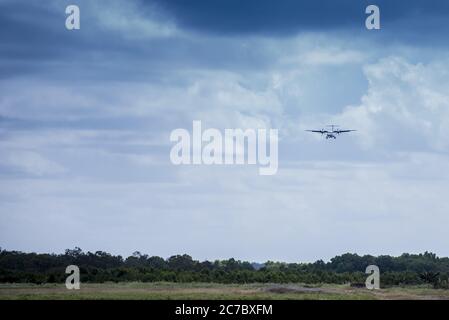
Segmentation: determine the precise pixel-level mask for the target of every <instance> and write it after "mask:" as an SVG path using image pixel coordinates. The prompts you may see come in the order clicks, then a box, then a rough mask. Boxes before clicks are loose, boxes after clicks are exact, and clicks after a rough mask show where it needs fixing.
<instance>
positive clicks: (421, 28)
mask: <svg viewBox="0 0 449 320" xmlns="http://www.w3.org/2000/svg"><path fill="white" fill-rule="evenodd" d="M154 1H155V2H156V3H158V5H159V6H160V7H162V8H164V9H165V10H166V11H167V12H169V13H170V14H172V15H173V16H174V17H175V18H176V21H177V23H178V24H179V25H180V26H182V27H185V28H188V29H192V30H197V31H201V32H212V33H222V34H242V33H245V34H247V33H250V34H266V35H289V34H293V33H297V32H302V31H330V30H332V29H342V28H343V29H348V28H350V29H359V30H362V29H364V22H365V18H366V16H367V15H366V14H365V9H366V7H367V6H368V5H370V4H376V5H378V6H379V7H380V10H381V17H382V25H383V26H384V29H388V27H391V26H395V27H396V28H397V29H395V30H394V31H393V32H399V33H403V32H404V33H409V32H412V33H414V34H416V33H422V32H425V33H427V32H428V31H429V28H430V29H432V30H433V31H434V32H438V33H440V32H441V31H444V30H447V27H446V23H445V21H443V19H441V18H442V17H447V16H448V15H449V2H448V1H445V0H434V1H424V0H411V1H407V2H404V1H400V0H377V1H371V0H370V1H367V0H360V1H354V0H314V1H310V0H308V1H303V0H283V1H271V0H247V1H240V0H227V1H221V0H198V1H183V0H154ZM398 27H400V28H398Z"/></svg>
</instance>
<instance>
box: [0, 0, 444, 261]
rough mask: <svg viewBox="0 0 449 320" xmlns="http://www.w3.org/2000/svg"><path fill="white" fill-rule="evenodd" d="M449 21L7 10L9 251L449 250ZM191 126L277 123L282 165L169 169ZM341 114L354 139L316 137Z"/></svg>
mask: <svg viewBox="0 0 449 320" xmlns="http://www.w3.org/2000/svg"><path fill="white" fill-rule="evenodd" d="M70 4H75V5H78V6H79V8H80V14H81V28H80V30H71V31H69V30H67V29H66V28H65V20H66V17H67V15H66V13H65V8H66V7H67V6H68V5H70ZM369 4H376V5H377V6H378V7H379V8H380V21H381V29H380V30H367V29H366V28H365V19H366V17H367V16H368V15H367V14H366V13H365V8H366V7H367V5H369ZM448 16H449V3H448V2H447V1H444V0H434V1H424V0H411V1H407V3H404V2H403V1H398V0H390V1H386V0H382V1H380V0H379V1H370V2H367V1H350V0H338V1H335V0H320V1H299V0H295V1H293V0H284V1H276V2H275V1H267V0H257V1H256V0H248V1H245V2H242V1H237V0H228V1H219V0H214V1H210V0H208V1H206V0H198V1H188V2H187V1H182V0H152V1H143V0H129V1H125V0H111V1H105V0H98V1H88V0H71V1H65V0H45V1H37V0H31V1H25V0H0V246H1V247H2V248H3V249H8V250H21V251H26V252H30V251H34V252H63V251H64V250H65V249H67V248H74V247H75V246H77V247H80V248H82V249H83V250H85V251H88V250H89V251H97V250H102V251H107V252H110V253H113V254H121V255H125V256H127V255H130V254H131V253H132V252H134V251H136V250H137V251H140V252H144V253H147V254H150V255H159V256H162V257H169V256H171V255H174V254H182V253H187V254H189V255H191V256H193V257H194V258H195V259H200V260H203V259H209V260H213V259H223V258H230V257H234V258H237V259H242V260H249V261H259V262H262V261H267V260H280V261H290V262H294V261H314V260H317V259H323V260H327V259H330V258H331V257H333V256H335V255H339V254H342V253H345V252H354V253H358V254H372V255H381V254H390V255H400V254H402V253H403V252H409V253H419V252H424V251H426V250H427V251H432V252H435V253H436V254H438V255H441V256H449V234H448V232H447V230H448V227H449V202H448V201H447V195H448V194H449V153H448V147H449V40H448V38H447V33H448V31H449V26H448V24H447V22H446V21H447V18H448ZM193 120H201V121H202V125H203V127H204V128H218V129H220V130H223V129H226V128H244V129H245V128H267V129H268V128H273V129H278V132H279V169H278V172H277V174H276V175H272V176H261V175H259V174H258V167H257V166H254V165H243V166H241V165H240V166H219V165H215V166H206V165H195V166H193V165H192V166H188V165H184V166H183V165H181V166H175V165H173V164H172V163H171V162H170V157H169V154H170V150H171V148H172V146H173V143H172V142H170V139H169V137H170V132H171V131H172V130H174V129H176V128H186V129H188V130H191V128H192V121H193ZM331 123H335V124H339V125H340V126H341V127H342V128H351V129H357V132H355V133H351V134H349V135H344V136H343V135H342V136H340V137H339V138H338V139H337V140H336V141H326V140H325V139H323V138H322V137H321V136H319V135H313V134H311V133H308V132H305V131H304V130H306V129H321V128H322V127H323V126H325V125H327V124H331Z"/></svg>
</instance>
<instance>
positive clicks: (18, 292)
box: [0, 282, 449, 300]
mask: <svg viewBox="0 0 449 320" xmlns="http://www.w3.org/2000/svg"><path fill="white" fill-rule="evenodd" d="M9 299H34V300H36V299H38V300H40V299H43V300H49V299H50V300H53V299H57V300H61V299H63V300H70V299H76V300H78V299H139V300H142V299H153V300H154V299H172V300H176V299H223V300H225V299H238V300H240V299H242V300H244V299H270V300H271V299H295V300H305V299H308V300H310V299H319V300H360V299H363V300H365V299H370V300H372V299H387V300H394V299H432V300H435V299H447V300H449V290H435V289H431V288H426V287H405V288H402V287H394V288H387V289H381V290H375V291H370V290H367V289H359V288H351V287H349V286H345V285H317V286H303V285H299V284H282V285H281V284H245V285H224V284H215V283H214V284H210V283H183V284H180V283H167V282H157V283H138V282H131V283H104V284H81V289H80V290H67V289H66V288H65V286H64V285H63V284H44V285H33V284H0V300H9Z"/></svg>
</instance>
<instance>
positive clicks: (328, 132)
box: [306, 124, 357, 140]
mask: <svg viewBox="0 0 449 320" xmlns="http://www.w3.org/2000/svg"><path fill="white" fill-rule="evenodd" d="M327 127H330V128H331V130H324V129H321V130H306V131H308V132H314V133H321V135H323V134H326V140H327V139H337V135H339V134H340V133H346V132H352V131H357V130H340V129H335V128H337V127H338V126H337V125H335V124H331V125H328V126H327Z"/></svg>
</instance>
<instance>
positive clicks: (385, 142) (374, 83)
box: [335, 57, 449, 152]
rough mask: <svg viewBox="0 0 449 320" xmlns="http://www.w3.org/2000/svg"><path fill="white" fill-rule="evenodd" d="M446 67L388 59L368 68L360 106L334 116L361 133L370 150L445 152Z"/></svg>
mask: <svg viewBox="0 0 449 320" xmlns="http://www.w3.org/2000/svg"><path fill="white" fill-rule="evenodd" d="M446 64H447V63H444V62H432V63H429V64H413V63H409V62H407V61H406V60H405V59H402V58H398V57H389V58H385V59H382V60H381V61H379V62H378V63H376V64H373V65H369V66H367V67H365V75H366V77H367V79H368V81H369V89H368V92H367V93H366V94H365V95H364V96H363V97H362V99H361V104H360V105H358V106H350V107H347V108H346V109H345V111H344V112H343V113H342V114H339V115H336V117H335V119H337V120H336V121H339V122H344V123H351V124H352V125H354V126H356V127H357V128H359V129H360V130H359V132H358V133H357V136H358V137H360V139H359V140H360V142H361V143H362V144H363V145H364V146H365V147H367V148H376V149H380V150H390V151H393V150H399V151H401V150H402V151H404V150H408V151H419V150H421V151H424V150H433V151H439V152H446V151H447V147H448V146H449V74H448V73H447V71H446V69H445V68H444V65H446Z"/></svg>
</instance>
